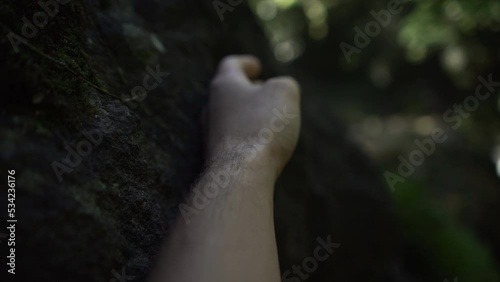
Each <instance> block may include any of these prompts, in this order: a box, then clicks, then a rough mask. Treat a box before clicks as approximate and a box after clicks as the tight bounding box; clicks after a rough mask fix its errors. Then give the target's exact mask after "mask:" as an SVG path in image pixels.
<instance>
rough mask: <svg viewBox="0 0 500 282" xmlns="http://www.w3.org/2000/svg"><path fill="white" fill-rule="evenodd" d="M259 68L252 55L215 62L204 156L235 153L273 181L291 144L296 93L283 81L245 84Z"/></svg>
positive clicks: (296, 123)
mask: <svg viewBox="0 0 500 282" xmlns="http://www.w3.org/2000/svg"><path fill="white" fill-rule="evenodd" d="M260 70H261V67H260V62H259V61H258V59H257V58H255V57H253V56H229V57H226V58H225V59H223V60H222V62H221V63H220V65H219V69H218V72H217V74H216V76H215V78H214V79H213V81H212V83H211V87H210V100H209V104H208V136H207V140H206V145H207V158H208V160H209V162H210V161H211V160H214V159H217V158H219V157H220V155H225V154H230V155H232V154H234V153H235V152H234V150H236V151H237V152H236V153H238V154H239V153H241V155H242V156H243V158H244V159H245V160H247V161H249V162H252V164H256V163H255V162H257V163H258V166H259V167H262V168H264V169H265V170H267V171H272V172H273V173H274V176H275V177H277V176H278V175H279V173H280V172H281V170H282V169H283V167H284V166H285V164H286V163H287V162H288V160H289V159H290V157H291V155H292V153H293V150H294V149H295V146H296V145H297V140H298V136H299V131H300V89H299V85H298V83H297V82H296V81H295V80H294V79H292V78H289V77H277V78H272V79H269V80H267V81H266V82H263V83H262V82H253V81H251V79H255V78H257V77H258V75H259V74H260Z"/></svg>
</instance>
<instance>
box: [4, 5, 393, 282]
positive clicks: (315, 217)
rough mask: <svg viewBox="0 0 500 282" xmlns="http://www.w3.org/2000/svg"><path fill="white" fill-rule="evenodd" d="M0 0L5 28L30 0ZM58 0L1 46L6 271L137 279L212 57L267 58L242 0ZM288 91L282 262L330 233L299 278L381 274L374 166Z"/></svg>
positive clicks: (178, 185) (162, 228)
mask: <svg viewBox="0 0 500 282" xmlns="http://www.w3.org/2000/svg"><path fill="white" fill-rule="evenodd" d="M4 2H5V4H4V5H3V6H2V7H1V8H0V15H1V16H2V17H1V18H2V19H3V20H2V34H4V35H7V34H10V32H14V33H16V34H17V35H19V36H22V27H23V20H22V18H23V15H24V16H26V18H27V19H28V20H30V21H31V20H32V18H33V15H34V14H35V13H37V12H39V11H43V9H42V8H41V7H40V6H39V5H37V4H36V3H35V2H33V1H32V2H20V1H14V0H7V1H4ZM62 2H64V1H62ZM58 6H59V10H58V12H57V13H55V14H54V16H50V17H48V23H47V24H46V25H45V26H44V27H43V28H39V29H38V31H37V32H36V35H35V36H33V37H32V38H27V39H26V42H27V43H28V44H29V46H28V45H26V44H22V43H19V46H18V47H19V52H18V53H16V52H15V51H14V49H13V47H12V44H11V43H10V41H9V38H8V37H6V36H2V39H1V42H2V44H1V45H0V50H1V53H0V56H1V58H2V62H3V65H2V67H1V68H0V80H1V81H2V84H3V85H4V91H5V90H6V92H4V95H3V97H4V101H7V102H4V103H2V105H1V119H0V122H1V124H2V127H1V129H0V131H1V134H0V136H1V140H0V148H1V152H0V159H1V163H0V167H1V168H2V170H1V171H2V172H5V171H6V170H7V169H15V170H16V179H17V191H16V196H17V197H16V198H17V209H16V210H17V217H18V218H19V223H18V226H17V236H18V242H19V246H18V249H17V250H18V254H17V256H18V260H17V263H18V271H19V277H25V278H30V279H33V278H36V279H37V280H40V281H123V280H124V279H125V281H144V280H145V279H146V277H147V275H148V273H149V271H150V269H151V267H152V265H153V263H154V259H155V255H156V254H157V252H158V250H159V248H160V245H161V243H162V240H163V238H164V237H165V236H166V234H167V233H168V229H169V227H170V226H171V224H172V222H173V220H174V219H175V217H176V216H177V214H178V212H177V208H176V207H177V205H178V204H179V203H180V201H181V200H182V198H183V197H184V196H185V195H186V194H187V193H188V191H189V188H190V186H191V185H192V184H193V182H195V180H196V177H197V175H198V174H199V173H200V171H201V169H202V164H203V158H202V156H203V151H202V135H201V126H200V123H199V122H198V121H199V117H200V112H201V109H202V107H203V105H204V104H205V102H206V100H207V95H208V92H207V85H208V83H209V81H210V79H211V77H212V75H213V73H214V70H215V67H216V64H217V62H218V60H219V59H220V58H221V57H222V56H223V55H225V54H230V53H253V54H256V55H258V56H259V57H260V58H261V59H263V64H264V67H265V76H271V75H275V74H276V73H278V72H280V70H279V67H277V66H276V64H275V63H274V61H273V58H272V56H271V55H270V52H269V51H268V49H267V43H266V40H265V37H264V35H263V33H262V31H261V30H260V28H259V27H258V25H257V23H256V22H255V21H254V20H253V18H252V15H251V13H250V12H249V10H248V8H247V7H246V5H245V4H241V5H239V6H238V7H237V8H236V9H235V10H234V11H233V12H231V13H228V14H226V15H227V18H226V19H225V20H224V22H221V21H220V20H219V18H218V16H217V14H216V13H215V10H214V8H213V6H212V2H211V1H194V0H191V1H190V0H182V1H181V0H165V1H153V0H147V1H130V0H120V1H108V0H102V1H98V0H93V1H85V2H82V1H76V0H74V1H69V2H68V3H67V4H58ZM30 46H31V47H30ZM47 56H49V57H50V58H49V57H47ZM157 72H160V73H159V74H158V73H157ZM153 73H157V74H156V75H155V74H153ZM165 73H168V75H167V74H165ZM148 75H149V78H147V76H148ZM145 89H146V90H148V89H150V90H149V91H148V92H147V93H146V91H144V90H145ZM303 92H304V98H303V100H304V101H303V103H304V121H303V132H302V137H301V142H300V145H299V147H298V149H297V152H296V156H295V157H294V158H293V160H292V161H291V163H290V165H289V166H288V167H287V169H286V171H285V172H284V174H283V176H282V178H281V179H280V181H279V183H278V185H277V195H276V228H277V239H278V244H279V252H280V263H281V267H282V270H283V271H286V270H287V269H290V268H291V266H292V265H293V264H297V265H298V264H301V263H302V260H303V259H304V258H306V257H309V256H311V255H312V252H313V250H314V248H315V247H316V246H317V244H318V243H317V242H316V238H317V237H320V238H326V237H327V236H328V235H329V234H331V238H332V241H334V242H336V243H340V244H341V246H340V247H339V248H338V249H337V250H336V251H335V252H334V253H333V254H332V255H331V257H330V258H329V259H328V260H327V261H326V262H324V263H321V264H320V265H319V268H318V270H317V271H316V272H315V273H314V274H311V276H310V278H309V279H310V281H392V280H396V279H395V278H394V277H395V276H394V273H395V272H394V271H393V268H395V265H394V262H395V261H396V260H397V251H396V250H395V248H397V244H398V243H397V241H398V238H399V235H398V232H397V230H396V227H395V221H394V219H393V215H392V211H391V204H390V201H389V200H388V195H387V191H386V189H385V187H384V186H383V185H382V184H381V183H382V181H381V177H380V176H379V174H378V173H377V171H376V169H374V168H373V167H371V166H370V165H369V161H368V160H366V159H365V157H364V156H363V155H362V154H361V153H360V152H359V151H358V149H357V148H356V147H355V146H354V145H352V144H350V143H349V142H348V141H347V140H346V138H345V134H344V131H343V129H342V127H341V125H339V123H338V122H336V121H335V118H333V117H331V116H329V115H328V112H329V111H328V109H323V108H322V107H321V106H320V105H321V103H320V101H318V98H317V97H315V96H314V94H313V93H309V92H308V90H307V86H306V87H304V89H303ZM117 97H118V98H120V99H121V100H122V101H120V100H119V99H117ZM127 101H128V102H127ZM325 108H326V107H325ZM89 148H90V149H89ZM69 152H70V153H69ZM68 156H69V158H68ZM54 168H56V169H54ZM58 174H59V176H58ZM2 197H3V195H2ZM2 217H5V214H4V213H2ZM2 220H5V218H2ZM200 236H203V234H200ZM335 279H337V280H335Z"/></svg>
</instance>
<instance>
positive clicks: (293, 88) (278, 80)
mask: <svg viewBox="0 0 500 282" xmlns="http://www.w3.org/2000/svg"><path fill="white" fill-rule="evenodd" d="M264 86H267V87H270V88H274V89H279V90H282V91H284V92H285V93H289V94H291V95H292V96H295V97H297V98H299V97H300V85H299V83H298V82H297V81H296V80H295V79H294V78H292V77H289V76H280V77H275V78H271V79H269V80H267V81H266V82H265V84H264Z"/></svg>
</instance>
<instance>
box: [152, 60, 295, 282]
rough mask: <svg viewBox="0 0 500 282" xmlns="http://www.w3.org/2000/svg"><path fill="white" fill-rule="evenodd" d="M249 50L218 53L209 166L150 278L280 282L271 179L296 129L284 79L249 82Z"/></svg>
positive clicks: (255, 69) (252, 70)
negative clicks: (222, 55)
mask: <svg viewBox="0 0 500 282" xmlns="http://www.w3.org/2000/svg"><path fill="white" fill-rule="evenodd" d="M259 73H260V65H259V62H258V61H257V60H256V59H255V58H253V57H250V56H237V57H235V56H233V57H229V58H226V59H225V60H223V62H222V63H221V65H220V67H219V71H218V73H217V76H216V77H215V78H214V81H213V83H212V86H211V94H210V95H211V96H210V102H209V122H208V138H207V140H206V145H207V160H208V165H207V169H206V170H205V172H204V174H203V175H202V177H201V178H200V181H199V182H198V184H197V185H196V186H195V188H193V192H192V195H191V197H190V199H189V200H188V201H187V202H186V203H185V204H182V205H181V206H180V210H181V214H182V216H181V217H180V218H179V221H178V222H177V225H176V226H175V228H174V230H173V232H172V234H171V235H170V237H169V238H168V239H167V241H166V244H165V248H164V252H163V255H162V258H161V260H160V263H159V265H158V267H157V269H156V272H155V275H154V276H153V281H155V282H160V281H165V282H167V281H169V282H170V281H175V282H177V281H178V282H195V281H196V282H205V281H206V282H236V281H238V282H239V281H271V282H272V281H276V282H278V281H280V273H279V265H278V254H277V249H276V241H275V234H274V219H273V193H274V184H275V181H276V178H277V177H278V175H279V174H280V172H281V170H282V169H283V167H284V165H285V164H286V162H287V161H288V159H289V158H290V156H291V154H292V152H293V149H294V148H295V145H296V143H297V138H298V133H299V128H300V110H299V100H300V99H299V88H298V85H297V84H296V82H295V81H294V80H292V79H289V78H277V79H272V80H269V81H267V82H264V83H262V84H255V83H252V82H251V81H250V80H249V78H255V77H256V76H257V75H258V74H259Z"/></svg>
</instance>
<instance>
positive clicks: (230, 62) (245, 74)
mask: <svg viewBox="0 0 500 282" xmlns="http://www.w3.org/2000/svg"><path fill="white" fill-rule="evenodd" d="M260 72H261V65H260V61H259V59H257V58H256V57H254V56H251V55H232V56H227V57H225V58H224V59H223V60H222V61H221V63H220V64H219V70H218V71H217V75H225V74H231V75H235V76H236V77H238V78H241V79H243V80H246V81H248V82H250V79H254V78H257V77H258V76H259V75H260Z"/></svg>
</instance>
